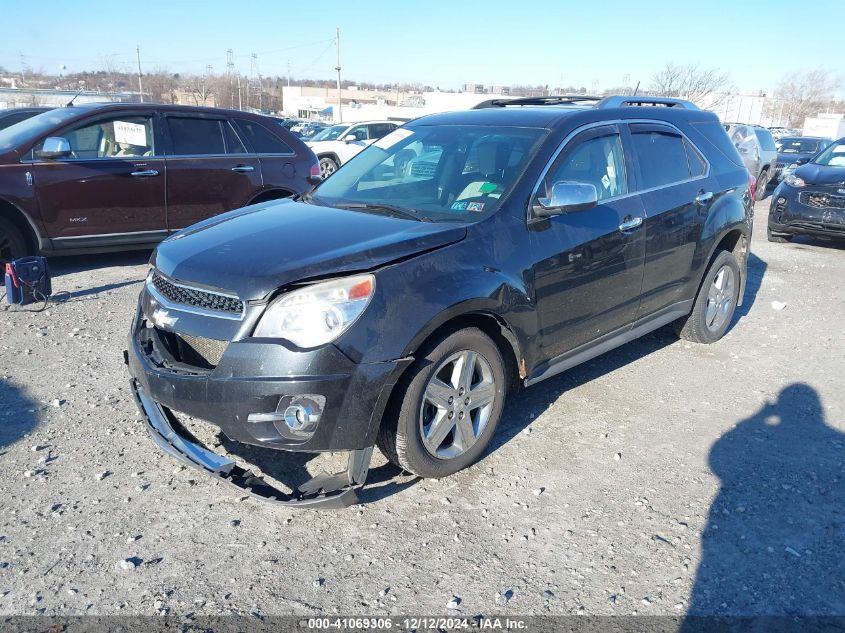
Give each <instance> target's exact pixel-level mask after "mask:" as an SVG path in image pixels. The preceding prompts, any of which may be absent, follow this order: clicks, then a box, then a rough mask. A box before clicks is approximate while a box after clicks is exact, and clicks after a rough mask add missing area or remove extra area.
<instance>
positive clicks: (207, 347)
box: [176, 334, 229, 368]
mask: <svg viewBox="0 0 845 633" xmlns="http://www.w3.org/2000/svg"><path fill="white" fill-rule="evenodd" d="M176 338H177V339H178V341H179V351H180V352H181V356H182V360H183V361H184V362H186V363H189V364H191V365H199V366H203V364H202V363H198V362H196V361H197V360H198V359H197V358H196V357H199V359H202V361H204V363H205V364H206V365H208V366H209V368H214V367H217V365H219V364H220V359H221V358H223V352H225V351H226V347H228V345H229V342H228V341H218V340H217V339H213V338H203V337H202V336H189V335H188V334H176ZM191 361H194V362H191Z"/></svg>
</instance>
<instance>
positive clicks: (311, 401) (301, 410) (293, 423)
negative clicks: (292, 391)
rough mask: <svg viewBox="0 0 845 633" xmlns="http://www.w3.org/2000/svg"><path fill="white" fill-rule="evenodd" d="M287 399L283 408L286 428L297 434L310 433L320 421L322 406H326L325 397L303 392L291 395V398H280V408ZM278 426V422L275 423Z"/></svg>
mask: <svg viewBox="0 0 845 633" xmlns="http://www.w3.org/2000/svg"><path fill="white" fill-rule="evenodd" d="M285 400H288V402H287V403H286V404H287V406H285V409H284V412H285V413H284V420H285V425H287V427H288V429H289V430H290V431H291V432H292V433H295V434H297V435H303V434H308V433H312V432H313V431H314V429H315V428H317V424H318V423H319V422H320V416H321V415H323V407H325V406H326V397H325V396H320V395H316V394H305V395H302V396H293V397H291V398H289V399H288V398H282V400H280V401H279V408H278V409H277V410H280V409H281V407H282V405H283V404H285V402H284V401H285ZM277 427H278V424H277Z"/></svg>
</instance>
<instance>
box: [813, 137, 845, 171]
mask: <svg viewBox="0 0 845 633" xmlns="http://www.w3.org/2000/svg"><path fill="white" fill-rule="evenodd" d="M813 162H814V163H816V164H817V165H827V166H829V167H845V143H841V142H840V143H834V144H833V145H831V146H830V147H828V148H827V149H826V150H825V151H823V152H822V153H821V154H819V155H818V157H817V158H816V160H814V161H813Z"/></svg>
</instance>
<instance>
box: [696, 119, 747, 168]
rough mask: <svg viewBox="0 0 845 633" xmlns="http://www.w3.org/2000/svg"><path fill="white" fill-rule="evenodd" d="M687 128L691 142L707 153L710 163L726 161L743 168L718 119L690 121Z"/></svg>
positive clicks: (740, 159) (717, 163) (722, 163)
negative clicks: (690, 135)
mask: <svg viewBox="0 0 845 633" xmlns="http://www.w3.org/2000/svg"><path fill="white" fill-rule="evenodd" d="M689 128H690V132H692V135H693V138H692V140H693V142H695V144H696V145H698V147H699V148H701V149H702V151H704V152H705V154H707V155H708V158H709V159H710V163H711V164H715V165H720V164H721V165H724V163H725V162H726V161H727V162H728V163H729V164H731V165H733V166H735V167H742V168H743V169H745V164H744V163H743V162H742V158H741V157H740V155H739V152H738V151H736V147H734V144H733V143H732V142H731V139H730V138H729V137H728V133H727V132H726V131H725V128H723V127H722V124H721V123H719V121H718V120H714V121H692V122H691V123H690V126H689ZM695 137H698V138H695ZM720 171H721V170H720Z"/></svg>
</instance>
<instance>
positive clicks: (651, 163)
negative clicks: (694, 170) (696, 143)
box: [631, 126, 690, 189]
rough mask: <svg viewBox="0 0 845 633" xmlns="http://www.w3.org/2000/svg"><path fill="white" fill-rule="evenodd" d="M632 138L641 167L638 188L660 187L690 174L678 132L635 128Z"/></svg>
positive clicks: (683, 178) (684, 178)
mask: <svg viewBox="0 0 845 633" xmlns="http://www.w3.org/2000/svg"><path fill="white" fill-rule="evenodd" d="M634 128H635V126H632V130H631V131H632V132H633V133H632V135H631V138H632V139H633V142H634V150H635V151H636V153H637V163H638V164H639V167H640V176H641V178H642V182H641V183H640V188H641V189H651V188H652V187H662V186H664V185H668V184H671V183H673V182H680V181H682V180H687V179H688V178H689V177H690V170H689V165H688V164H687V153H686V150H685V149H684V141H683V139H682V138H681V137H680V136H678V135H677V134H672V133H669V132H663V131H657V130H650V131H642V132H638V131H635V129H634Z"/></svg>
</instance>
